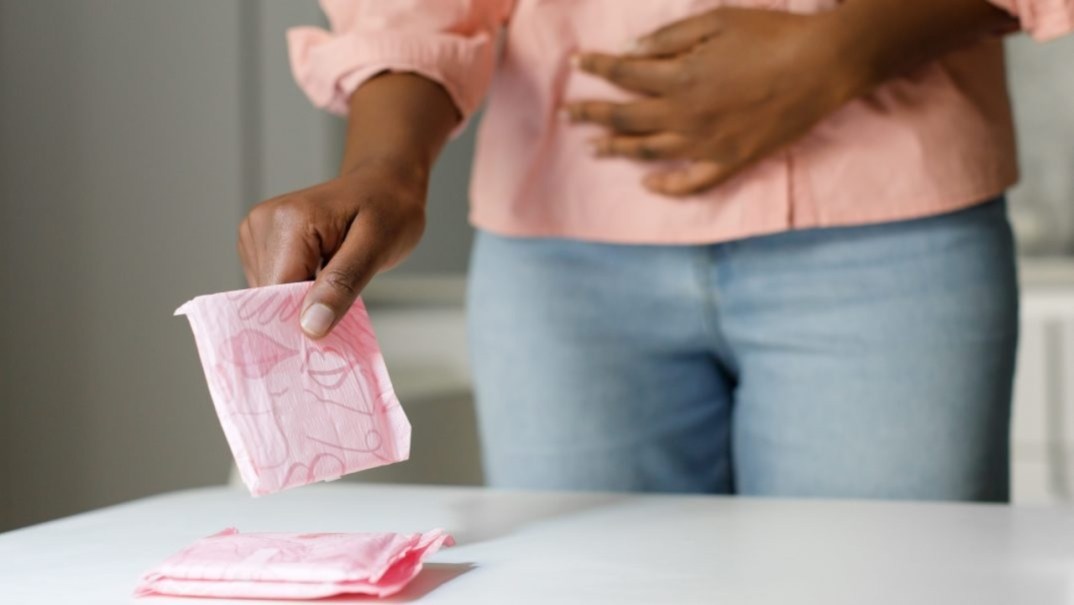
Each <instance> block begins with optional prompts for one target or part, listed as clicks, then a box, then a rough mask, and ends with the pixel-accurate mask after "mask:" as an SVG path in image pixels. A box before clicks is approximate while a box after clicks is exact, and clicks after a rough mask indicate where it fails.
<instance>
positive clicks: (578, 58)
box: [567, 53, 582, 69]
mask: <svg viewBox="0 0 1074 605" xmlns="http://www.w3.org/2000/svg"><path fill="white" fill-rule="evenodd" d="M567 61H569V62H570V64H571V67H573V68H574V69H578V68H579V67H580V66H581V65H582V55H579V54H578V53H575V54H573V55H571V56H570V58H568V59H567Z"/></svg>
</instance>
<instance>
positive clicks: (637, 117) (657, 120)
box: [566, 99, 668, 134]
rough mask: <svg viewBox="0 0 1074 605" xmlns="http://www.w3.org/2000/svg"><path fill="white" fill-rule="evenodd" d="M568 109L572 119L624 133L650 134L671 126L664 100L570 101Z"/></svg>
mask: <svg viewBox="0 0 1074 605" xmlns="http://www.w3.org/2000/svg"><path fill="white" fill-rule="evenodd" d="M566 111H567V114H568V115H569V116H570V119H571V121H572V122H588V123H591V124H600V125H601V126H607V127H608V128H610V129H612V130H613V131H615V132H618V133H622V134H649V133H653V132H659V131H662V130H665V129H666V127H667V125H668V112H667V109H666V108H665V106H664V102H663V101H655V100H648V99H646V100H641V101H636V102H633V103H610V102H607V101H578V102H574V103H568V104H567V106H566Z"/></svg>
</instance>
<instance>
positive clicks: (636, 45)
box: [623, 40, 642, 55]
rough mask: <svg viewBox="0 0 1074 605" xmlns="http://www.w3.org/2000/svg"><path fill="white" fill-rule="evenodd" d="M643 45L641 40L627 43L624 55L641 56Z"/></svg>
mask: <svg viewBox="0 0 1074 605" xmlns="http://www.w3.org/2000/svg"><path fill="white" fill-rule="evenodd" d="M641 44H642V43H641V40H631V41H630V42H629V43H627V46H626V48H625V49H623V53H624V54H627V55H639V54H641Z"/></svg>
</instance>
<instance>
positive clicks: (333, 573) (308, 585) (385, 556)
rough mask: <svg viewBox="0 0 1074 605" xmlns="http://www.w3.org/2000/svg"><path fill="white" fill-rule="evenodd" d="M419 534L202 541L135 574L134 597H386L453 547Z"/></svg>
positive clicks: (229, 532) (439, 533)
mask: <svg viewBox="0 0 1074 605" xmlns="http://www.w3.org/2000/svg"><path fill="white" fill-rule="evenodd" d="M453 543H454V542H453V540H452V539H451V536H449V535H448V534H447V533H445V532H444V531H443V530H440V529H435V530H433V531H429V532H426V533H424V534H395V533H370V534H282V533H264V534H261V533H249V534H242V533H239V531H238V530H236V529H234V528H229V529H225V530H224V531H222V532H220V533H218V534H215V535H212V536H209V537H207V538H202V539H201V540H198V541H197V542H195V543H194V544H192V545H190V546H188V547H187V548H185V549H183V550H182V551H180V552H178V553H176V554H175V555H173V556H172V557H171V558H170V559H168V560H167V561H165V562H164V563H162V564H160V565H159V566H158V567H156V568H155V569H153V570H151V571H149V572H148V573H146V574H145V576H143V577H142V582H141V584H139V585H138V587H137V588H136V589H135V592H134V594H135V595H136V596H146V595H171V596H182V597H223V598H250V599H258V598H260V599H319V598H323V597H330V596H334V595H339V594H348V593H350V594H364V595H373V596H376V597H387V596H390V595H393V594H395V593H397V592H399V591H400V590H402V589H403V588H404V587H405V586H406V585H407V584H408V583H409V582H410V581H411V580H412V579H414V577H415V576H417V575H418V572H420V571H421V566H422V561H424V559H425V557H426V556H428V555H431V554H433V553H435V552H436V551H437V550H439V549H440V547H441V546H451V545H452V544H453Z"/></svg>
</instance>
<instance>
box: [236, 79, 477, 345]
mask: <svg viewBox="0 0 1074 605" xmlns="http://www.w3.org/2000/svg"><path fill="white" fill-rule="evenodd" d="M458 121H459V114H458V112H457V111H456V109H455V105H454V103H453V102H452V100H451V98H450V97H449V96H448V94H447V92H446V91H444V89H443V88H441V87H440V85H438V84H436V83H434V82H432V81H431V80H427V79H425V78H423V77H421V76H418V75H414V74H407V73H387V74H383V75H381V76H378V77H376V78H374V79H372V80H370V81H368V82H366V83H365V84H363V85H362V86H361V87H359V88H358V90H357V91H355V93H354V95H352V96H351V99H350V119H349V121H348V127H347V148H346V150H345V152H344V157H343V167H342V170H341V171H340V176H339V177H337V178H335V179H332V180H331V181H328V182H326V183H322V184H320V185H316V186H313V187H310V188H309V189H303V190H301V191H296V192H294V193H289V194H287V195H283V196H280V197H277V198H274V199H271V200H268V201H267V202H262V203H261V204H259V205H257V206H256V207H254V209H253V210H251V211H250V214H249V215H247V217H246V219H245V220H244V221H243V222H242V225H240V227H239V256H240V257H241V258H242V265H243V269H244V270H245V272H246V280H247V281H248V282H249V283H250V285H251V286H267V285H270V284H279V283H284V282H293V281H302V280H306V279H310V278H313V277H316V281H315V282H314V284H313V287H311V288H310V291H309V293H308V294H306V299H305V301H304V302H303V303H302V314H301V316H300V317H301V319H300V321H301V325H302V329H303V331H305V332H306V334H308V335H309V336H311V337H313V338H320V337H322V336H324V335H326V334H328V332H329V331H331V329H332V327H333V326H335V324H336V323H337V322H338V321H339V320H340V319H341V318H342V317H343V315H344V314H345V313H346V312H347V311H348V310H349V309H350V308H351V305H352V304H354V300H355V299H356V298H357V297H358V294H359V293H360V292H361V291H362V288H364V287H365V286H366V284H368V283H369V280H370V279H372V278H373V276H374V275H376V274H377V272H378V271H382V270H384V269H389V268H391V267H392V266H394V265H396V264H397V263H399V262H401V261H402V260H403V259H404V258H405V257H406V256H407V254H409V253H410V251H411V250H413V249H414V247H415V246H416V245H417V244H418V240H419V239H420V238H421V234H422V231H424V229H425V194H426V189H427V186H428V181H429V173H430V171H431V169H432V165H433V162H434V161H435V159H436V156H437V154H438V153H439V152H440V148H441V147H442V146H443V144H444V142H445V141H446V140H447V137H448V134H449V133H450V132H451V129H452V128H454V127H455V126H456V125H457V124H458Z"/></svg>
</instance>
